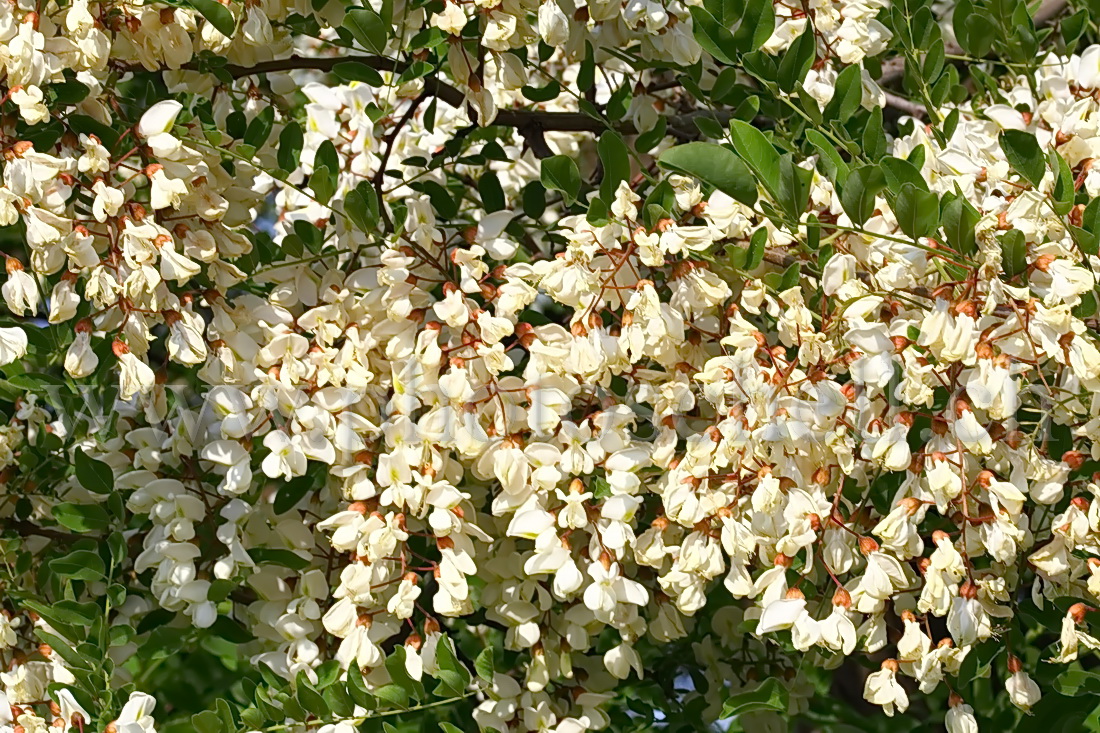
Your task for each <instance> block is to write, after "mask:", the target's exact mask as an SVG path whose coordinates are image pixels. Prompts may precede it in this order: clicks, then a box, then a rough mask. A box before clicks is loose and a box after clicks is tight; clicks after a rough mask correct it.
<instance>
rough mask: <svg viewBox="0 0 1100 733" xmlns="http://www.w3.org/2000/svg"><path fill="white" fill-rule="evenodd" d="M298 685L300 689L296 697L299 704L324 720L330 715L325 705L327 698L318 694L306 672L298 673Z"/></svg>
mask: <svg viewBox="0 0 1100 733" xmlns="http://www.w3.org/2000/svg"><path fill="white" fill-rule="evenodd" d="M296 683H297V686H298V689H297V690H296V691H295V693H294V697H295V698H296V699H297V700H298V704H299V705H301V706H302V708H303V709H304V710H306V711H307V712H310V713H313V714H314V715H316V716H317V717H318V718H324V717H325V716H326V715H328V705H327V704H326V703H325V698H323V697H321V693H319V692H317V690H316V689H314V687H313V685H311V684H310V683H309V679H308V678H307V677H306V673H305V672H299V673H298V678H297V680H296Z"/></svg>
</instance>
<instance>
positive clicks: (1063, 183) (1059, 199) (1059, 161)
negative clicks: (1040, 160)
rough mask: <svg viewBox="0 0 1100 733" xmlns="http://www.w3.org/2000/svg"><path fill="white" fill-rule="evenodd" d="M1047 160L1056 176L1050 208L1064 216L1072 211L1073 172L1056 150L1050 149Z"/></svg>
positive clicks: (1073, 194)
mask: <svg viewBox="0 0 1100 733" xmlns="http://www.w3.org/2000/svg"><path fill="white" fill-rule="evenodd" d="M1048 158H1049V160H1050V167H1051V169H1052V170H1053V171H1054V172H1055V174H1056V175H1055V178H1054V190H1053V191H1051V197H1052V198H1053V199H1054V200H1053V202H1052V203H1051V206H1052V208H1053V209H1054V212H1055V213H1056V214H1058V215H1059V216H1065V215H1066V214H1068V213H1069V212H1070V211H1071V210H1072V209H1073V199H1074V196H1075V195H1076V193H1077V190H1076V189H1075V188H1074V186H1073V171H1071V170H1070V167H1069V163H1067V162H1066V159H1065V158H1063V157H1062V156H1061V155H1060V154H1059V153H1058V151H1057V150H1054V149H1053V148H1051V151H1050V154H1049V156H1048Z"/></svg>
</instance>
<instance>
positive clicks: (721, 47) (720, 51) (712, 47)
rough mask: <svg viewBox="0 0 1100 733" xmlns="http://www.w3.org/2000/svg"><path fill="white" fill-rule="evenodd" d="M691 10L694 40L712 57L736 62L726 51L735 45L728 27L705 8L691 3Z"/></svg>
mask: <svg viewBox="0 0 1100 733" xmlns="http://www.w3.org/2000/svg"><path fill="white" fill-rule="evenodd" d="M690 10H691V21H692V30H693V31H694V32H695V40H696V42H697V43H698V44H699V45H700V46H701V47H702V48H703V50H704V51H706V52H707V53H709V54H710V55H711V56H713V57H714V58H716V59H718V60H719V61H721V62H723V63H726V64H731V65H732V64H734V63H736V62H735V61H734V60H733V59H732V58H731V57H730V56H729V55H728V54H727V53H726V49H730V50H731V51H732V50H733V48H734V47H735V46H736V45H737V44H736V41H735V40H734V38H733V33H731V32H730V29H729V28H727V27H726V26H725V25H723V24H722V23H721V22H719V21H718V19H717V18H715V17H714V15H713V14H711V12H710V11H709V10H707V8H705V7H703V6H701V5H693V6H691V8H690Z"/></svg>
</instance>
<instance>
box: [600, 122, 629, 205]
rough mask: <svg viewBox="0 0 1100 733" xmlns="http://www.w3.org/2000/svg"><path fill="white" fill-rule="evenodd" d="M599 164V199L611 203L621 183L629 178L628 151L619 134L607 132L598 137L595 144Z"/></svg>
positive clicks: (611, 131)
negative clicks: (600, 169) (600, 174)
mask: <svg viewBox="0 0 1100 733" xmlns="http://www.w3.org/2000/svg"><path fill="white" fill-rule="evenodd" d="M596 151H597V152H598V153H599V156H600V162H601V163H602V164H603V179H602V180H601V181H600V198H602V199H603V200H604V201H607V202H611V201H614V200H615V192H616V191H617V190H618V188H619V184H620V183H621V182H622V181H626V180H628V179H629V178H630V151H629V150H627V147H626V143H624V142H623V139H622V137H621V136H620V135H619V133H617V132H615V131H613V130H608V131H607V132H605V133H604V134H602V135H600V139H599V142H597V143H596Z"/></svg>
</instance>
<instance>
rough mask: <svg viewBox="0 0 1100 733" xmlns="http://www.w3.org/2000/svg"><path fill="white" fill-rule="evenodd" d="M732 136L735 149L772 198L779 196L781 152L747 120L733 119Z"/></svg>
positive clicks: (731, 125) (731, 123)
mask: <svg viewBox="0 0 1100 733" xmlns="http://www.w3.org/2000/svg"><path fill="white" fill-rule="evenodd" d="M730 138H731V139H732V140H733V149H734V150H736V151H737V154H738V155H739V156H741V159H742V160H744V161H745V162H746V163H748V166H749V168H751V169H752V172H753V173H755V174H756V178H757V180H759V181H760V183H761V184H763V186H764V189H765V190H766V191H767V192H768V194H769V195H771V196H772V198H775V197H776V196H778V195H779V153H778V152H776V149H775V147H774V146H773V145H772V144H771V143H770V142H769V141H768V138H766V137H765V136H764V133H762V132H760V130H757V129H756V128H755V127H753V126H752V125H750V124H749V123H747V122H743V121H741V120H731V121H730ZM749 205H750V206H751V204H749Z"/></svg>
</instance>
